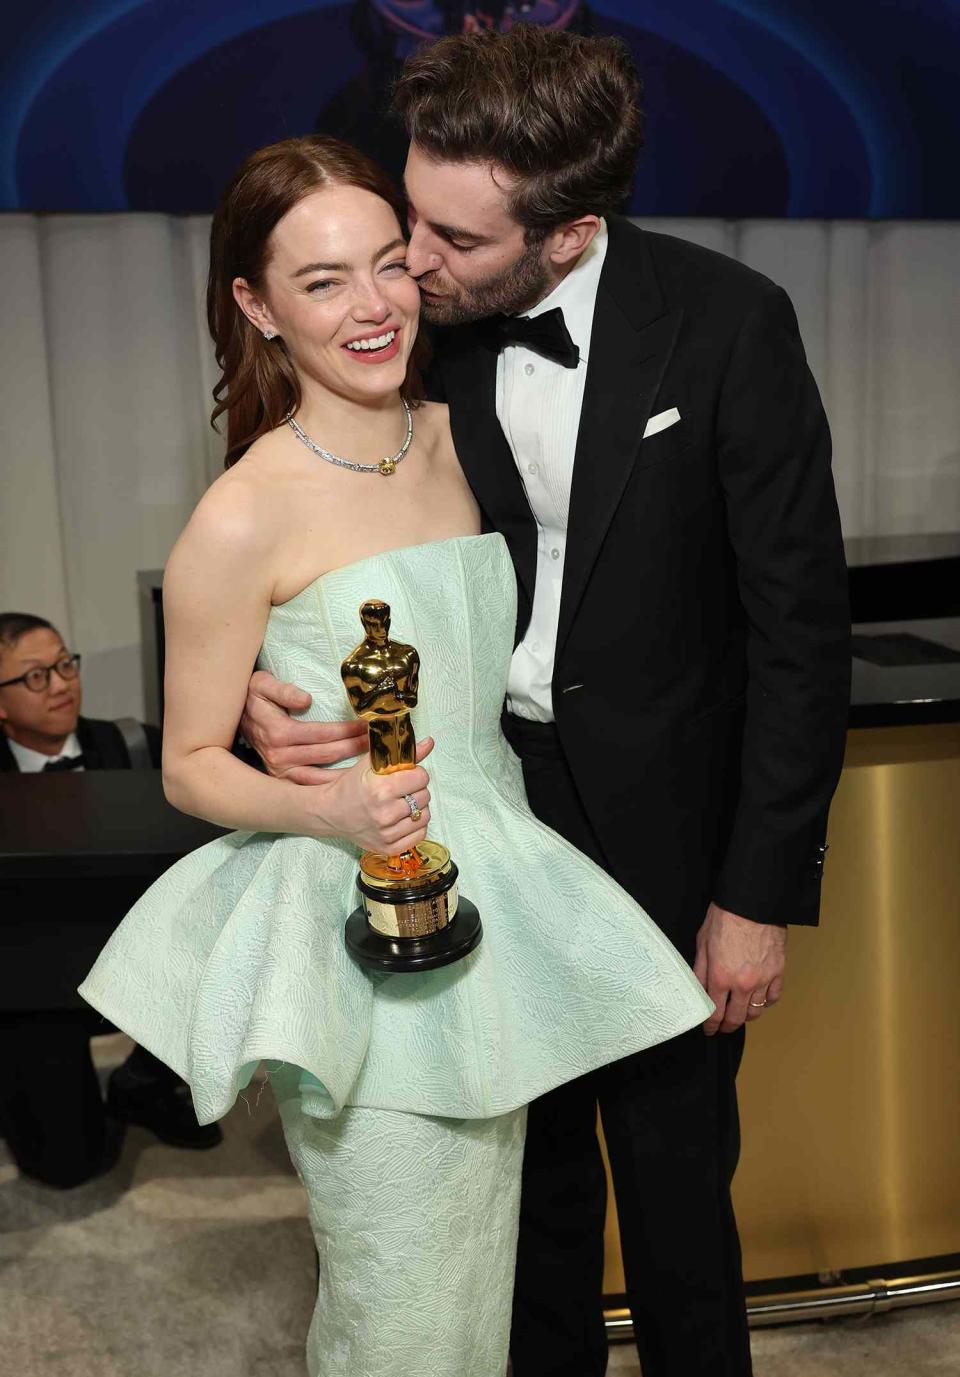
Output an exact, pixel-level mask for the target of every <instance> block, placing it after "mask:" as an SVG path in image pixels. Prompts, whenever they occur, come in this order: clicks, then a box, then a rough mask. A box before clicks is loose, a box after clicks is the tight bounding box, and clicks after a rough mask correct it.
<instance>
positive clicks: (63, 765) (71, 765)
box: [43, 754, 84, 774]
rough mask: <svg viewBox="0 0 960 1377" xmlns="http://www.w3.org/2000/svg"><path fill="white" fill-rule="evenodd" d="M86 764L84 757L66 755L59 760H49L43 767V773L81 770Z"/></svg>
mask: <svg viewBox="0 0 960 1377" xmlns="http://www.w3.org/2000/svg"><path fill="white" fill-rule="evenodd" d="M83 763H84V760H83V755H82V754H81V755H64V756H61V757H60V759H59V760H48V761H47V763H46V765H44V767H43V773H44V774H46V773H47V771H48V770H79V769H80V766H81V765H82V764H83Z"/></svg>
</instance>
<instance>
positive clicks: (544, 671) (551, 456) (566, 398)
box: [497, 220, 607, 722]
mask: <svg viewBox="0 0 960 1377" xmlns="http://www.w3.org/2000/svg"><path fill="white" fill-rule="evenodd" d="M606 252H607V227H606V224H605V222H604V221H602V220H601V222H600V230H599V232H598V233H597V234H596V235H595V236H594V238H593V240H592V241H591V243H590V245H589V246H588V247H587V248H586V249H585V250H584V252H583V254H582V255H581V256H580V258H579V260H578V261H577V264H576V266H575V267H574V268H572V269H571V271H570V272H568V273H567V275H566V277H565V278H564V279H563V281H562V282H560V283H558V284H557V286H556V287H555V288H554V290H553V291H552V292H551V293H550V295H549V296H548V297H545V298H544V300H543V301H541V302H539V303H538V304H537V305H536V306H534V307H533V309H532V310H530V311H528V312H527V313H526V314H527V315H528V316H531V317H532V316H539V315H543V313H544V312H545V311H552V310H553V309H554V307H556V306H559V307H560V308H561V309H562V310H563V319H564V322H565V324H566V327H567V330H568V331H569V332H570V337H571V339H572V340H573V342H574V344H575V345H576V346H577V348H578V350H579V351H580V362H579V364H578V365H577V367H576V368H564V367H563V365H562V364H559V363H554V362H553V360H552V359H545V358H544V357H543V356H542V355H541V354H537V353H535V352H533V351H532V350H530V349H527V348H525V347H524V346H523V345H519V344H510V345H507V346H506V347H505V348H504V349H502V350H501V352H500V357H499V359H498V361H497V419H498V420H499V422H500V425H501V427H502V429H503V433H504V435H505V436H506V437H507V443H508V444H509V446H510V449H511V451H512V453H513V458H514V462H515V463H516V466H517V469H518V470H519V473H520V478H521V481H522V483H523V486H524V488H525V489H526V493H527V499H528V501H529V503H530V507H531V510H532V511H533V515H534V517H535V518H536V522H537V581H536V586H535V589H534V595H533V610H532V613H531V616H530V625H529V626H528V627H527V632H526V635H525V636H524V638H523V640H522V641H521V642H520V644H519V645H518V646H517V648H516V650H515V651H514V653H513V659H512V661H511V663H510V675H509V679H508V681H507V706H508V708H509V709H510V711H511V712H513V713H516V714H517V716H518V717H526V718H528V719H530V720H531V721H534V722H552V721H553V694H552V682H553V661H554V656H555V654H556V648H557V625H558V622H559V619H560V590H561V588H562V586H563V564H564V555H565V552H566V546H567V513H568V510H569V507H570V484H571V482H572V480H573V459H574V454H575V453H576V447H577V434H578V432H579V429H580V410H581V407H582V405H583V388H584V383H585V382H586V377H587V361H588V359H589V356H590V336H591V333H592V330H593V311H594V306H595V305H596V300H597V287H598V285H599V282H600V269H601V268H602V267H603V260H604V258H605V256H606Z"/></svg>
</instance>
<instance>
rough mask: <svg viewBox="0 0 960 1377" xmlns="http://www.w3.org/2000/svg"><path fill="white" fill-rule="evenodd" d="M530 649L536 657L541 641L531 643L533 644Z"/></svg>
mask: <svg viewBox="0 0 960 1377" xmlns="http://www.w3.org/2000/svg"><path fill="white" fill-rule="evenodd" d="M530 649H531V650H532V651H533V653H534V655H536V653H537V651H538V650H539V649H540V642H539V641H531V642H530Z"/></svg>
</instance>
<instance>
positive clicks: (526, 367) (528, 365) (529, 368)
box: [523, 363, 537, 378]
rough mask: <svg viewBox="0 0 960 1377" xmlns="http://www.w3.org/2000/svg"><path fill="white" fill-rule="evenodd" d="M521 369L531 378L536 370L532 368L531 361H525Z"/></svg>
mask: <svg viewBox="0 0 960 1377" xmlns="http://www.w3.org/2000/svg"><path fill="white" fill-rule="evenodd" d="M523 371H524V373H526V375H527V377H528V378H531V377H533V375H534V373H535V372H536V371H537V370H536V369H535V368H534V366H533V364H532V363H525V364H524V365H523Z"/></svg>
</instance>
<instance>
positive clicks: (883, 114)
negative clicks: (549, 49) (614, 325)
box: [0, 0, 960, 218]
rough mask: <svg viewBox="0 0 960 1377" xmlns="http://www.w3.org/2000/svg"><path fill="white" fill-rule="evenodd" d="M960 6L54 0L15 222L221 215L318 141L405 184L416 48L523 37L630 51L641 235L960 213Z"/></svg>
mask: <svg viewBox="0 0 960 1377" xmlns="http://www.w3.org/2000/svg"><path fill="white" fill-rule="evenodd" d="M958 10H960V3H950V2H949V0H937V2H936V3H934V0H910V3H909V4H906V3H884V0H834V3H832V4H824V3H822V0H807V3H802V0H766V2H765V3H759V0H757V2H756V3H755V2H754V0H713V2H712V3H710V2H709V0H662V3H655V2H654V0H590V3H589V4H585V3H581V0H524V2H523V3H520V2H519V0H518V3H515V4H507V3H505V0H463V2H462V3H457V2H456V0H346V2H343V0H341V2H340V3H335V0H329V3H325V2H324V0H319V3H318V2H317V0H313V3H309V4H308V3H304V2H303V0H272V3H269V4H264V3H263V0H259V2H258V3H252V0H147V3H134V0H101V2H100V3H95V2H94V0H88V2H87V3H77V0H72V3H71V2H70V0H38V3H35V4H33V5H31V6H22V7H18V8H17V9H15V10H11V11H10V12H9V13H8V14H7V16H6V19H5V40H6V41H5V44H4V46H3V50H2V53H0V208H3V209H7V210H15V209H27V210H73V211H86V210H91V211H105V210H155V211H171V212H190V211H208V210H210V209H211V208H212V207H213V205H214V203H215V201H216V198H217V195H218V193H219V191H220V189H221V188H222V186H223V184H224V182H225V181H226V179H227V177H228V176H229V175H230V173H231V172H232V170H233V169H234V167H235V166H236V165H237V163H238V162H239V161H240V160H241V159H242V158H243V157H244V156H245V155H246V154H247V153H248V152H250V151H251V150H252V149H254V148H256V147H258V146H260V145H261V144H264V143H268V142H271V141H272V140H274V139H279V138H285V137H287V136H289V135H291V134H300V133H307V132H310V131H312V130H314V129H321V130H323V131H325V132H328V133H335V134H339V135H340V136H341V137H345V138H348V139H350V140H351V141H352V142H355V143H358V144H360V145H361V146H362V147H364V148H366V150H367V151H368V152H372V153H374V154H375V155H376V156H378V157H379V158H380V160H381V161H382V162H384V164H385V165H386V166H387V167H388V168H389V169H390V170H391V171H392V172H393V173H394V174H395V175H396V174H397V173H398V171H399V168H400V166H401V164H402V157H403V139H402V136H401V134H400V132H399V131H398V130H397V129H396V128H395V127H394V126H393V125H392V123H391V122H390V121H388V120H387V118H386V117H385V115H384V114H383V105H384V92H385V91H386V89H387V88H388V87H389V84H390V81H391V80H392V78H393V76H394V75H395V73H396V72H397V71H398V70H399V67H400V65H401V64H402V61H403V59H404V57H405V56H406V55H407V54H408V53H409V52H410V51H411V50H412V48H413V47H414V46H416V45H417V44H418V43H420V42H423V41H426V40H428V39H429V38H430V37H434V36H436V35H438V34H439V33H442V32H444V31H450V30H458V29H460V28H463V27H464V25H466V26H468V27H469V26H470V25H482V24H492V25H497V26H499V27H501V28H507V27H509V26H510V24H511V23H513V22H515V20H516V19H517V18H522V17H525V18H529V19H531V20H533V21H534V22H537V23H543V24H547V25H555V26H562V27H570V28H574V29H576V30H577V31H580V32H602V33H613V34H616V35H618V36H620V37H621V38H623V39H624V40H625V41H626V42H627V43H628V44H629V46H630V48H631V50H632V51H633V53H634V55H635V58H636V61H637V63H638V66H639V68H640V72H641V75H642V77H643V79H644V83H645V88H646V96H645V105H646V109H647V147H646V149H645V152H644V155H643V159H642V162H641V168H640V172H639V175H638V177H637V182H636V187H635V191H634V196H633V204H632V207H631V209H632V210H633V212H634V213H635V214H641V215H711V216H730V217H740V216H816V217H821V216H823V217H909V218H921V217H943V218H956V217H957V216H958V215H960V186H958V177H957V169H958V167H960V98H958V96H957V89H958V85H960V83H958V77H957V74H958V71H960V13H958Z"/></svg>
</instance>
